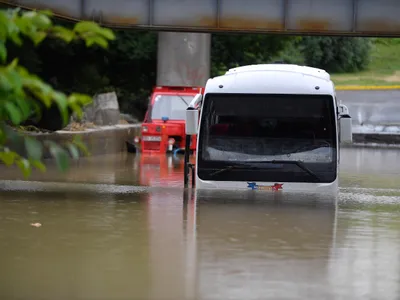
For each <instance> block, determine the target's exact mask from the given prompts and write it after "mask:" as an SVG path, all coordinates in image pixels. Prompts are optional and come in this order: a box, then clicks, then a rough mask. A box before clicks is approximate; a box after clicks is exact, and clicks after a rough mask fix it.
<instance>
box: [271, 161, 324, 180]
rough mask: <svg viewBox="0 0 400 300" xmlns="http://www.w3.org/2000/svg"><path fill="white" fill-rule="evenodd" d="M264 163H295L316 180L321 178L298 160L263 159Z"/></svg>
mask: <svg viewBox="0 0 400 300" xmlns="http://www.w3.org/2000/svg"><path fill="white" fill-rule="evenodd" d="M265 163H271V164H288V165H296V166H298V167H299V168H300V169H302V170H303V171H304V172H306V173H308V174H309V175H310V176H312V177H314V179H315V180H317V181H318V182H320V181H321V179H320V178H319V177H318V175H317V174H315V173H314V172H313V171H311V170H310V169H309V168H307V166H306V165H305V164H304V163H303V162H302V161H300V160H271V161H265Z"/></svg>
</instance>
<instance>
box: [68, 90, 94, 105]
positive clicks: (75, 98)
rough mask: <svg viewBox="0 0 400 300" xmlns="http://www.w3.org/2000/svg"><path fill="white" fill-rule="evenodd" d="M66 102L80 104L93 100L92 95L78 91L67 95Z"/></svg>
mask: <svg viewBox="0 0 400 300" xmlns="http://www.w3.org/2000/svg"><path fill="white" fill-rule="evenodd" d="M68 102H69V103H70V104H71V103H77V104H80V105H81V106H85V105H88V104H90V103H92V102H93V99H92V97H90V96H88V95H84V94H79V93H72V94H71V95H70V96H69V97H68Z"/></svg>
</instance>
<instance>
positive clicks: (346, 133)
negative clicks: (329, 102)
mask: <svg viewBox="0 0 400 300" xmlns="http://www.w3.org/2000/svg"><path fill="white" fill-rule="evenodd" d="M338 117H339V130H340V131H339V132H340V136H339V138H340V143H342V144H350V143H352V142H353V126H352V122H351V116H350V114H349V109H348V108H347V106H346V105H344V104H341V105H339V107H338Z"/></svg>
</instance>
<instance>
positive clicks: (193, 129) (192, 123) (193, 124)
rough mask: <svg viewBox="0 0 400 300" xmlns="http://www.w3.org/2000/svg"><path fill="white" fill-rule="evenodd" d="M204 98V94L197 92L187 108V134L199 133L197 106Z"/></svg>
mask: <svg viewBox="0 0 400 300" xmlns="http://www.w3.org/2000/svg"><path fill="white" fill-rule="evenodd" d="M202 99H203V95H202V94H197V95H196V96H194V98H193V100H192V101H191V102H190V104H189V106H188V108H187V109H186V120H185V131H186V135H194V134H197V130H198V126H199V111H198V109H197V106H198V104H199V103H201V101H202Z"/></svg>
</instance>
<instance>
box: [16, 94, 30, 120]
mask: <svg viewBox="0 0 400 300" xmlns="http://www.w3.org/2000/svg"><path fill="white" fill-rule="evenodd" d="M14 100H15V103H17V105H18V107H19V109H20V110H21V112H22V116H23V119H24V120H25V119H27V118H28V117H29V116H30V114H31V107H32V106H31V103H30V102H28V101H27V99H26V98H22V97H18V96H17V97H16V98H15V99H14Z"/></svg>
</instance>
